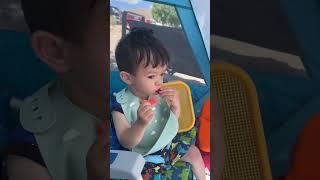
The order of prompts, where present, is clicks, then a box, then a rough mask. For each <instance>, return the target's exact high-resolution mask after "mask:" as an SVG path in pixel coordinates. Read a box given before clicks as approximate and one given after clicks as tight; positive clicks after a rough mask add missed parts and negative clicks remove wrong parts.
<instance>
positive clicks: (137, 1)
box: [110, 0, 153, 10]
mask: <svg viewBox="0 0 320 180" xmlns="http://www.w3.org/2000/svg"><path fill="white" fill-rule="evenodd" d="M110 2H111V6H115V7H117V8H119V9H121V10H128V9H149V8H151V5H152V4H153V3H151V2H148V1H143V0H110Z"/></svg>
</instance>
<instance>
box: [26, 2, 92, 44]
mask: <svg viewBox="0 0 320 180" xmlns="http://www.w3.org/2000/svg"><path fill="white" fill-rule="evenodd" d="M96 1H97V0H87V1H78V0H21V8H22V10H23V14H24V18H25V21H26V23H27V25H28V27H29V30H30V33H31V34H32V33H34V32H35V31H38V30H42V31H46V32H49V33H52V34H54V35H57V36H60V37H62V38H64V39H66V40H70V41H78V40H79V38H80V37H81V35H82V34H80V33H83V32H81V31H83V29H85V25H87V24H84V23H86V22H88V18H89V17H88V16H89V15H88V14H90V13H92V12H90V11H92V9H93V8H94V6H95V4H96Z"/></svg>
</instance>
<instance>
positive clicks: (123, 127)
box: [112, 111, 146, 149]
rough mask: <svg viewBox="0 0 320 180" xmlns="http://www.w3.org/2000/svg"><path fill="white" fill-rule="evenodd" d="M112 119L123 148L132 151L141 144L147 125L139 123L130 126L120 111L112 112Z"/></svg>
mask: <svg viewBox="0 0 320 180" xmlns="http://www.w3.org/2000/svg"><path fill="white" fill-rule="evenodd" d="M112 118H113V122H114V126H115V129H116V134H117V137H118V140H119V142H120V144H121V145H122V146H123V147H125V148H127V149H132V148H133V147H135V146H136V145H137V144H139V142H140V141H141V139H142V137H143V134H144V131H145V129H146V125H143V124H140V123H139V121H136V122H135V123H134V124H132V125H130V124H129V123H128V121H127V119H126V117H125V116H124V114H122V113H120V112H118V111H113V112H112Z"/></svg>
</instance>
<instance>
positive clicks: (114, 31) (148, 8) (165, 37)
mask: <svg viewBox="0 0 320 180" xmlns="http://www.w3.org/2000/svg"><path fill="white" fill-rule="evenodd" d="M110 9H111V12H110V57H111V60H110V69H111V70H117V65H116V61H115V48H116V45H117V43H118V41H119V40H120V39H121V37H122V36H124V35H125V34H127V33H128V32H129V30H130V29H131V28H133V27H145V28H150V29H152V30H153V32H154V34H155V35H156V36H157V37H158V39H160V41H162V42H163V44H164V45H165V47H166V49H167V50H168V52H169V55H170V61H171V62H170V65H169V68H168V74H167V75H166V77H165V80H168V81H169V80H182V81H190V80H191V81H195V82H199V83H204V80H203V75H202V73H201V71H200V68H199V66H198V64H197V61H196V59H195V56H194V54H193V52H192V49H191V47H190V45H189V43H188V40H187V37H186V35H185V33H184V30H183V27H182V26H181V24H180V20H179V17H178V15H177V12H176V9H175V8H174V7H173V6H169V5H163V4H159V3H152V2H147V1H139V2H137V3H136V4H132V3H131V4H130V3H129V1H127V2H126V1H121V2H120V1H113V0H112V1H111V8H110ZM115 10H117V12H119V13H116V12H115Z"/></svg>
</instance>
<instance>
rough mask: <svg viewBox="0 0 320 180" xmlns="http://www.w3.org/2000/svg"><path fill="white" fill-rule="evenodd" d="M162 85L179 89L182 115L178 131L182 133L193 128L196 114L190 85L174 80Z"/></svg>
mask: <svg viewBox="0 0 320 180" xmlns="http://www.w3.org/2000/svg"><path fill="white" fill-rule="evenodd" d="M162 86H163V87H169V88H173V89H176V90H177V91H178V94H179V100H180V106H181V112H180V117H179V119H178V121H179V130H178V132H179V133H180V132H186V131H189V130H190V129H192V127H193V126H194V123H195V115H194V109H193V103H192V98H191V92H190V88H189V86H188V85H187V84H186V83H184V82H182V81H172V82H168V83H164V84H162Z"/></svg>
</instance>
